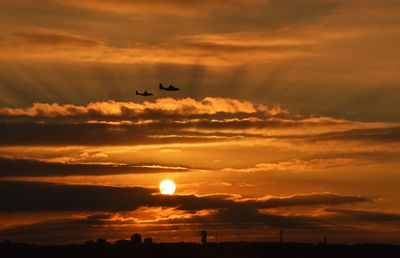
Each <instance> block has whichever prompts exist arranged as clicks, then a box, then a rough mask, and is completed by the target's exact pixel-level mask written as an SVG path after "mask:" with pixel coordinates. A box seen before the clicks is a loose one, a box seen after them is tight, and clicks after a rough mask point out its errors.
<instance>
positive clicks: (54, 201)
mask: <svg viewBox="0 0 400 258" xmlns="http://www.w3.org/2000/svg"><path fill="white" fill-rule="evenodd" d="M0 186H1V187H0V199H1V203H2V206H1V207H0V211H2V212H10V211H114V212H116V211H132V210H136V209H138V208H139V207H143V206H147V207H172V208H176V209H178V210H185V211H197V210H204V209H224V208H228V209H230V208H243V209H249V210H256V209H270V208H277V207H292V206H315V205H338V204H346V203H347V204H351V203H360V202H367V201H369V200H368V199H367V198H364V197H359V196H350V195H349V196H346V195H343V196H342V195H337V194H331V193H319V194H310V195H294V196H290V197H283V198H265V199H258V200H251V199H244V200H240V199H239V200H232V199H230V198H231V197H232V196H230V195H208V196H196V195H173V196H163V195H160V194H156V195H155V193H156V192H157V190H156V189H146V188H140V187H111V186H94V185H61V184H54V183H41V182H35V183H34V182H18V181H0Z"/></svg>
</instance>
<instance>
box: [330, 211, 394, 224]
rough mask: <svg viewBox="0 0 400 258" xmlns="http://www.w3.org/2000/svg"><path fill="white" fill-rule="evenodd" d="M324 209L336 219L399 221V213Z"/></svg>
mask: <svg viewBox="0 0 400 258" xmlns="http://www.w3.org/2000/svg"><path fill="white" fill-rule="evenodd" d="M325 211H327V212H329V213H332V215H329V217H332V218H334V220H336V221H352V222H360V223H361V222H400V214H390V213H384V212H376V211H367V210H350V209H338V208H327V209H325Z"/></svg>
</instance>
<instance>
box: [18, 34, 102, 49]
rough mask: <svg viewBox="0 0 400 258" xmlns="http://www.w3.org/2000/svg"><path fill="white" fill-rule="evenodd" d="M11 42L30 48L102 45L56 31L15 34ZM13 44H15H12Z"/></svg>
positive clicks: (79, 36) (88, 39)
mask: <svg viewBox="0 0 400 258" xmlns="http://www.w3.org/2000/svg"><path fill="white" fill-rule="evenodd" d="M10 37H11V40H12V39H13V38H14V39H15V41H17V42H18V41H22V42H24V43H26V44H29V45H31V47H37V46H38V45H42V46H51V47H56V46H63V47H87V48H89V47H96V46H99V45H101V44H102V43H101V42H99V41H96V40H93V39H90V38H86V37H84V36H81V35H75V34H71V33H66V32H64V31H57V30H37V31H29V32H16V33H14V34H12V35H11V36H10ZM13 43H14V44H15V42H13Z"/></svg>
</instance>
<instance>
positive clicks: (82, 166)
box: [0, 157, 189, 178]
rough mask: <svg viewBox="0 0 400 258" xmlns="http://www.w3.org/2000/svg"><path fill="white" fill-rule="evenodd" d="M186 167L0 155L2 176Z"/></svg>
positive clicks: (141, 171)
mask: <svg viewBox="0 0 400 258" xmlns="http://www.w3.org/2000/svg"><path fill="white" fill-rule="evenodd" d="M187 171H189V170H188V169H186V168H178V167H176V168H171V167H163V166H143V165H126V164H112V163H111V164H109V163H101V162H97V163H96V162H94V163H73V162H70V163H62V162H54V161H45V160H35V159H7V158H1V157H0V178H4V177H48V176H73V175H121V174H148V173H167V172H187Z"/></svg>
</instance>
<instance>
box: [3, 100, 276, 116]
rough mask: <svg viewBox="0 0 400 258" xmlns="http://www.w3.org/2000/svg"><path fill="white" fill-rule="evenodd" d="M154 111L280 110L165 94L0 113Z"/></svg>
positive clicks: (36, 105)
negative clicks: (148, 98) (140, 99)
mask: <svg viewBox="0 0 400 258" xmlns="http://www.w3.org/2000/svg"><path fill="white" fill-rule="evenodd" d="M151 111H155V112H157V111H158V112H161V113H165V114H168V113H172V114H177V115H201V114H216V113H220V112H221V113H256V112H271V113H276V112H279V110H275V109H271V110H268V109H267V107H266V106H264V105H257V104H253V103H251V102H249V101H240V100H236V99H229V98H212V97H207V98H204V99H203V100H200V101H197V100H194V99H192V98H185V99H179V100H177V99H173V98H162V99H156V100H155V102H148V101H145V102H143V103H135V102H117V101H107V102H94V103H89V104H88V105H86V106H76V105H70V104H69V105H59V104H57V103H53V104H47V103H34V104H33V106H32V107H28V108H25V109H21V108H1V109H0V116H2V117H19V116H27V117H42V118H56V117H80V116H84V117H91V116H92V117H96V116H99V117H101V116H105V117H107V116H109V117H112V116H116V117H127V118H129V117H130V116H131V117H136V116H139V115H143V114H145V113H146V112H149V113H151Z"/></svg>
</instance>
